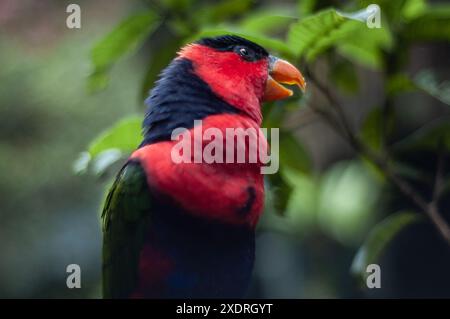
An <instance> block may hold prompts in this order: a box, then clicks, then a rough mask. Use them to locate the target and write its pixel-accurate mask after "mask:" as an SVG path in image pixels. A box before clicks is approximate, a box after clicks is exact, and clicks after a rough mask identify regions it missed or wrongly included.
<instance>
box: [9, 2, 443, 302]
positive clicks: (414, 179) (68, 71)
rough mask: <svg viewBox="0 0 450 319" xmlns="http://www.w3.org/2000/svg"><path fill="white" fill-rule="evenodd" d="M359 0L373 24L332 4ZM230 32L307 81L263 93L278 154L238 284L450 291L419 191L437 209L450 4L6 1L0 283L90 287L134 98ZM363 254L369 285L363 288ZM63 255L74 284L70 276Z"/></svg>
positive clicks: (61, 293) (323, 291) (298, 290)
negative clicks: (182, 50)
mask: <svg viewBox="0 0 450 319" xmlns="http://www.w3.org/2000/svg"><path fill="white" fill-rule="evenodd" d="M70 3H77V4H78V5H79V6H80V8H81V28H80V29H78V28H74V29H69V28H68V27H67V26H66V19H67V18H68V16H69V15H70V13H67V12H66V8H67V6H68V5H69V4H70ZM371 3H377V4H379V6H380V8H381V28H380V29H370V28H368V27H367V26H366V24H365V23H364V22H361V21H357V20H358V17H360V16H361V14H359V15H355V14H353V15H345V16H344V15H342V14H340V12H346V13H355V12H358V10H363V9H364V8H366V7H367V6H368V5H369V4H371ZM336 10H339V11H336ZM360 12H363V11H360ZM225 32H226V33H237V34H240V35H243V36H245V37H247V38H249V39H251V40H254V41H256V42H258V43H260V44H261V45H263V46H265V47H266V48H267V49H268V50H269V51H271V52H272V53H275V54H277V55H279V56H282V57H284V58H286V59H288V60H289V61H292V62H294V63H295V64H297V66H298V67H299V69H300V70H302V71H304V74H305V75H306V78H307V80H308V81H309V83H308V84H309V88H308V92H307V94H306V95H305V96H300V95H298V93H297V94H296V95H295V96H294V98H292V99H290V100H289V101H283V102H278V103H274V104H270V105H266V106H265V107H264V114H265V123H264V126H265V127H280V128H281V133H282V134H281V145H280V160H281V167H280V172H279V174H277V175H274V176H270V177H268V179H267V185H266V186H267V200H266V211H265V214H264V217H263V219H262V221H261V223H260V225H259V228H258V237H257V257H256V266H255V271H254V279H253V282H252V285H251V288H250V291H249V297H252V298H399V297H426V298H427V297H450V244H449V242H448V241H446V240H445V239H443V238H442V236H440V233H439V231H438V230H437V228H436V225H435V224H433V223H432V222H430V219H429V218H428V217H427V213H426V212H425V211H424V209H423V207H418V205H417V203H416V201H415V199H417V197H419V198H421V199H423V200H424V201H425V202H426V203H427V204H428V203H430V205H432V206H433V207H434V208H436V209H437V211H438V212H439V214H440V216H442V217H443V219H444V221H443V222H448V221H449V219H450V165H446V164H449V163H448V161H449V157H448V155H449V152H450V106H449V105H450V83H449V82H448V80H449V74H450V59H449V57H450V46H449V40H450V2H449V1H426V0H396V1H388V0H378V1H377V0H371V1H363V0H361V1H359V0H355V1H351V0H349V1H333V0H306V1H305V0H304V1H302V0H299V1H274V0H267V1H262V0H261V1H256V0H239V1H237V0H228V1H225V0H224V1H214V2H213V1H201V0H153V1H137V0H136V1H125V0H108V1H106V0H100V1H95V2H93V1H81V0H79V1H76V2H75V1H60V0H58V1H57V0H54V1H50V0H46V1H31V0H23V1H13V0H0V61H1V62H0V65H1V67H0V118H1V124H0V253H1V255H0V297H1V298H99V297H101V289H100V287H101V282H100V280H101V265H100V263H101V227H100V210H101V206H102V201H103V198H104V194H105V191H106V190H107V187H108V185H109V183H110V181H111V179H112V178H113V176H114V173H115V172H116V171H117V167H119V166H120V164H121V163H123V160H124V158H126V156H127V154H129V153H130V152H131V151H132V149H133V148H134V147H135V146H136V145H137V143H138V141H139V138H140V129H139V125H140V123H139V122H140V119H141V118H142V115H143V112H144V110H145V109H144V104H143V99H144V98H145V95H146V94H147V92H148V90H149V89H150V88H151V86H152V84H153V82H154V81H155V79H156V77H157V75H158V73H159V72H160V70H161V69H162V68H163V67H164V66H165V65H167V64H168V62H169V61H170V60H171V59H172V58H173V57H174V56H175V53H176V51H177V49H178V48H179V47H180V46H181V45H182V44H184V43H187V42H189V41H191V40H194V39H196V38H199V37H201V36H205V35H214V34H223V33H225ZM330 96H331V97H332V98H331V99H330V98H329V97H330ZM334 100H337V104H339V105H338V106H337V105H336V103H335V102H336V101H334ZM330 122H331V125H330ZM333 123H334V124H333ZM336 123H337V124H336ZM349 132H350V133H351V134H350V135H351V136H356V138H357V139H358V141H359V143H361V145H363V146H364V147H363V148H358V147H356V149H355V147H352V146H354V145H352V142H351V141H350V140H349V135H348V133H349ZM365 149H369V150H370V152H369V153H370V154H372V153H374V154H376V156H375V157H371V156H368V154H367V153H366V152H365V151H364V150H365ZM374 158H376V159H381V160H380V161H381V162H383V163H384V164H386V165H385V166H384V168H383V165H381V167H380V165H377V163H374ZM375 162H376V161H375ZM386 167H388V168H386ZM392 171H393V172H394V175H395V177H397V178H398V179H400V180H401V181H402V182H404V183H406V184H407V185H408V186H409V187H411V188H412V189H413V191H414V192H413V193H414V194H413V195H411V194H406V195H405V192H402V191H399V188H398V187H397V186H398V185H396V183H395V182H393V180H392V176H389V172H392ZM391 175H392V174H391ZM430 207H431V206H430ZM425 210H426V209H425ZM370 263H377V264H379V265H380V266H381V288H380V289H368V288H367V287H366V285H365V276H366V275H367V273H366V271H365V270H366V268H365V267H366V265H367V264H370ZM69 264H78V265H80V267H81V278H82V281H81V282H82V288H81V289H68V288H67V286H66V277H67V275H68V274H67V273H66V267H67V265H69Z"/></svg>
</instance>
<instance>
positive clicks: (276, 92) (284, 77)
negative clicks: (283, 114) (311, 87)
mask: <svg viewBox="0 0 450 319" xmlns="http://www.w3.org/2000/svg"><path fill="white" fill-rule="evenodd" d="M281 84H288V85H298V87H299V88H300V90H301V91H302V92H305V88H306V82H305V79H304V78H303V75H302V74H301V73H300V71H299V70H298V69H297V68H296V67H295V66H293V65H292V64H290V63H289V62H287V61H285V60H282V59H279V58H277V57H274V56H272V55H271V56H269V77H268V79H267V83H266V90H265V92H264V96H263V100H264V101H275V100H281V99H285V98H287V97H289V96H292V94H293V92H292V91H291V90H289V89H287V88H285V87H284V86H282V85H281Z"/></svg>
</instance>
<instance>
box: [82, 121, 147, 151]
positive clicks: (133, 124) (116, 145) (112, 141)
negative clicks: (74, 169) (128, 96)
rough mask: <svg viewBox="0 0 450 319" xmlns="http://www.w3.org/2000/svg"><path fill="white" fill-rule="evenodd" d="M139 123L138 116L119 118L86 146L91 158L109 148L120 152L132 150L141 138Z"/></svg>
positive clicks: (140, 123)
mask: <svg viewBox="0 0 450 319" xmlns="http://www.w3.org/2000/svg"><path fill="white" fill-rule="evenodd" d="M141 125H142V118H141V117H140V116H130V117H127V118H124V119H122V120H120V121H119V122H117V123H116V124H114V125H113V126H112V127H110V128H108V129H107V130H105V131H104V132H103V133H101V134H100V135H99V136H98V137H96V138H95V139H94V140H93V141H92V142H91V144H90V145H89V148H88V152H89V154H90V155H91V158H95V157H96V156H97V155H99V154H100V153H101V152H103V151H106V150H110V149H117V150H119V151H121V152H122V153H129V152H131V151H133V150H134V149H136V147H137V146H138V145H139V143H140V142H141V140H142V135H141Z"/></svg>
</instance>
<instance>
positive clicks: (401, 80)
mask: <svg viewBox="0 0 450 319" xmlns="http://www.w3.org/2000/svg"><path fill="white" fill-rule="evenodd" d="M386 90H387V93H388V95H389V96H396V95H398V94H401V93H405V92H411V91H414V90H417V87H416V85H415V84H414V83H413V81H412V80H411V79H410V77H409V76H408V75H406V74H403V73H397V74H394V75H392V76H390V77H389V78H388V82H387V85H386Z"/></svg>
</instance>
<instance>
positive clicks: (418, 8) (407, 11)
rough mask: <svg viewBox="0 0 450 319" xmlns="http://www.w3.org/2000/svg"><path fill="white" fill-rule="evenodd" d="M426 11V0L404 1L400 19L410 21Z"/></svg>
mask: <svg viewBox="0 0 450 319" xmlns="http://www.w3.org/2000/svg"><path fill="white" fill-rule="evenodd" d="M426 9H427V2H426V0H406V1H405V4H404V5H403V8H402V17H403V18H404V19H405V20H407V21H410V20H413V19H415V18H417V17H419V16H421V15H422V14H423V13H424V12H425V10H426Z"/></svg>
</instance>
